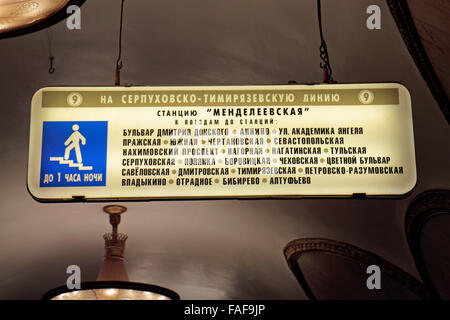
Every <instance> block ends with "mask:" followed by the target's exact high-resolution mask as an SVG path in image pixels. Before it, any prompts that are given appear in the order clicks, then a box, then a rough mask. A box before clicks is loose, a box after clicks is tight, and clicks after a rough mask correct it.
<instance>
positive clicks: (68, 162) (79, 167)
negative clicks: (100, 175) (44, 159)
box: [50, 157, 92, 171]
mask: <svg viewBox="0 0 450 320" xmlns="http://www.w3.org/2000/svg"><path fill="white" fill-rule="evenodd" d="M50 161H59V163H60V164H68V165H69V167H78V170H83V171H87V170H92V166H86V167H85V166H83V164H82V163H73V160H64V158H63V157H50Z"/></svg>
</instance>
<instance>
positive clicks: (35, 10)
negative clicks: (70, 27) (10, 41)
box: [0, 0, 86, 39]
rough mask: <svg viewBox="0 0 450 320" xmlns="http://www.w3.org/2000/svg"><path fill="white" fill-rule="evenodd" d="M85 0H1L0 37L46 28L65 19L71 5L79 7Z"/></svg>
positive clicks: (14, 35)
mask: <svg viewBox="0 0 450 320" xmlns="http://www.w3.org/2000/svg"><path fill="white" fill-rule="evenodd" d="M85 1H86V0H2V1H1V2H0V39H3V38H10V37H16V36H21V35H24V34H27V33H31V32H35V31H38V30H41V29H45V28H48V27H50V26H52V25H53V24H55V23H57V22H59V21H61V20H63V19H66V18H67V17H68V16H69V15H70V14H69V13H67V8H68V7H69V6H71V5H77V6H78V7H80V6H81V5H82V4H83V3H84V2H85Z"/></svg>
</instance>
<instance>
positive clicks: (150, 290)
mask: <svg viewBox="0 0 450 320" xmlns="http://www.w3.org/2000/svg"><path fill="white" fill-rule="evenodd" d="M103 210H104V211H105V212H106V213H107V214H109V222H110V223H111V225H112V227H113V228H112V232H110V233H106V234H104V235H103V239H105V257H104V260H103V265H102V268H101V270H100V273H99V275H98V277H97V281H92V282H82V283H81V289H75V290H70V289H68V288H67V286H61V287H59V288H56V289H53V290H50V291H48V292H47V293H46V294H45V295H44V297H43V299H44V300H179V299H180V297H179V296H178V294H177V293H176V292H174V291H172V290H169V289H166V288H162V287H159V286H155V285H151V284H145V283H137V282H130V281H129V280H128V274H127V271H126V269H125V264H124V262H125V258H124V252H125V241H126V240H127V238H128V236H127V235H126V234H124V233H119V232H118V229H117V227H118V225H119V223H120V217H121V214H122V213H124V212H125V211H126V210H127V209H126V208H125V207H123V206H118V205H110V206H106V207H104V208H103Z"/></svg>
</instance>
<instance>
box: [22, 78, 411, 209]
mask: <svg viewBox="0 0 450 320" xmlns="http://www.w3.org/2000/svg"><path fill="white" fill-rule="evenodd" d="M415 183H416V165H415V154H414V137H413V127H412V115H411V100H410V95H409V93H408V90H407V89H406V88H405V87H403V86H401V85H399V84H340V85H338V84H336V85H289V86H239V87H231V86H230V87H67V88H63V87H61V88H43V89H40V90H39V91H37V92H36V93H35V95H34V96H33V100H32V106H31V125H30V147H29V163H28V189H29V191H30V193H31V194H32V195H33V197H35V198H36V199H38V200H42V201H46V200H47V201H62V200H72V199H80V198H81V199H86V200H118V199H173V198H221V197H227V198H246V197H257V198H264V197H266V198H267V197H280V198H281V197H308V196H321V197H325V196H352V195H355V194H365V195H367V196H386V195H391V196H394V195H402V194H405V193H408V192H409V191H411V189H412V188H413V187H414V185H415Z"/></svg>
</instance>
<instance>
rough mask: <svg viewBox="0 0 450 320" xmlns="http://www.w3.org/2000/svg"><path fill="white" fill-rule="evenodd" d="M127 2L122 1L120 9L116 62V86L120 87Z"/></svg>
mask: <svg viewBox="0 0 450 320" xmlns="http://www.w3.org/2000/svg"><path fill="white" fill-rule="evenodd" d="M124 2H125V0H122V4H121V7H120V29H119V56H118V57H117V61H116V81H115V84H116V86H120V70H121V69H122V22H123V3H124Z"/></svg>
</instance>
